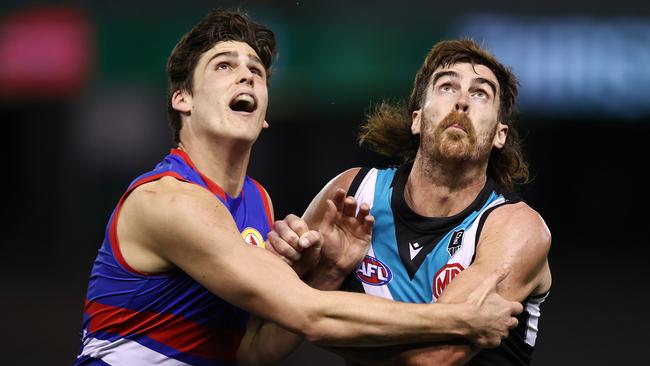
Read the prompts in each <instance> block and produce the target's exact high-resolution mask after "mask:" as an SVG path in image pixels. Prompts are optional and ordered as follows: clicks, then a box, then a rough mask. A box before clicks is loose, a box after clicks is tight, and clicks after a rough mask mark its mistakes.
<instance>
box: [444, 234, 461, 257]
mask: <svg viewBox="0 0 650 366" xmlns="http://www.w3.org/2000/svg"><path fill="white" fill-rule="evenodd" d="M464 233H465V229H461V230H458V231H454V232H453V233H452V234H451V239H449V244H448V245H447V252H449V256H450V257H453V256H454V254H456V252H457V251H458V249H460V247H461V246H462V245H463V234H464Z"/></svg>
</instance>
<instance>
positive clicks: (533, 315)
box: [524, 292, 549, 347]
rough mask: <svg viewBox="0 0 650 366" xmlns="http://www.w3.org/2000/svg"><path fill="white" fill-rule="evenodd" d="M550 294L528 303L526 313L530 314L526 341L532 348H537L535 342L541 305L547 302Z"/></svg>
mask: <svg viewBox="0 0 650 366" xmlns="http://www.w3.org/2000/svg"><path fill="white" fill-rule="evenodd" d="M548 294H549V293H548V292H547V293H546V295H544V297H540V298H532V299H530V300H528V301H526V311H527V312H528V324H526V335H525V336H524V340H525V341H526V343H528V345H530V346H531V347H534V346H535V341H536V340H537V323H538V322H539V316H540V315H541V311H540V307H539V306H540V305H541V304H542V303H543V302H544V300H546V297H547V296H548Z"/></svg>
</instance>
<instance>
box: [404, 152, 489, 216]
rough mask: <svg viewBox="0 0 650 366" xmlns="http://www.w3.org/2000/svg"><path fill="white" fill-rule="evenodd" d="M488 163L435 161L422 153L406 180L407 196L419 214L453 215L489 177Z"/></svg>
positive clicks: (461, 209)
mask: <svg viewBox="0 0 650 366" xmlns="http://www.w3.org/2000/svg"><path fill="white" fill-rule="evenodd" d="M486 170H487V162H486V163H485V164H468V163H461V164H444V163H440V162H436V163H435V164H433V163H431V162H427V161H425V159H423V158H422V156H421V155H419V154H418V156H417V157H416V159H415V162H414V163H413V168H412V170H411V173H410V174H409V177H408V179H407V181H406V187H405V188H404V196H405V197H404V198H405V199H406V202H407V203H408V205H409V207H411V209H412V210H413V211H415V212H416V213H418V214H419V215H422V216H427V217H446V216H453V215H456V214H458V213H460V212H462V211H463V210H464V209H465V208H467V206H469V205H470V204H471V203H472V202H473V201H474V200H475V199H476V197H477V196H478V194H479V193H480V192H481V190H482V189H483V187H484V186H485V182H486V180H487V175H486Z"/></svg>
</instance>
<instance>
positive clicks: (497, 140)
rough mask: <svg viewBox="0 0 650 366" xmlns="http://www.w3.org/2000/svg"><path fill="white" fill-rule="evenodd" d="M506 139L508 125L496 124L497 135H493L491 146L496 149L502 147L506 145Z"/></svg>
mask: <svg viewBox="0 0 650 366" xmlns="http://www.w3.org/2000/svg"><path fill="white" fill-rule="evenodd" d="M507 137H508V125H506V124H503V123H501V122H497V133H496V134H495V135H494V141H493V142H492V145H493V146H494V147H496V148H497V149H500V148H502V147H503V145H505V144H506V138H507Z"/></svg>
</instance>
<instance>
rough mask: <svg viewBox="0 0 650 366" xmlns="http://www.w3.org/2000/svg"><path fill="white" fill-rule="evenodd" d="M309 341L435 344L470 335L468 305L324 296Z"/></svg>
mask: <svg viewBox="0 0 650 366" xmlns="http://www.w3.org/2000/svg"><path fill="white" fill-rule="evenodd" d="M320 295H321V296H319V297H320V299H317V301H318V302H319V303H318V307H317V309H316V310H315V311H314V313H313V314H312V317H313V318H312V319H313V322H312V323H311V324H310V330H309V332H308V334H306V335H307V337H308V339H309V340H310V341H312V342H316V343H319V344H323V345H345V346H382V345H390V344H404V343H412V342H435V341H442V340H448V339H451V338H454V337H462V336H466V335H467V334H468V331H469V328H468V326H467V323H466V322H465V321H464V320H462V319H469V316H470V313H471V311H472V310H471V309H469V308H468V307H467V306H466V305H413V304H409V305H406V304H404V303H399V302H394V301H389V300H385V299H380V298H376V297H373V296H367V295H361V294H352V293H342V292H321V293H320Z"/></svg>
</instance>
